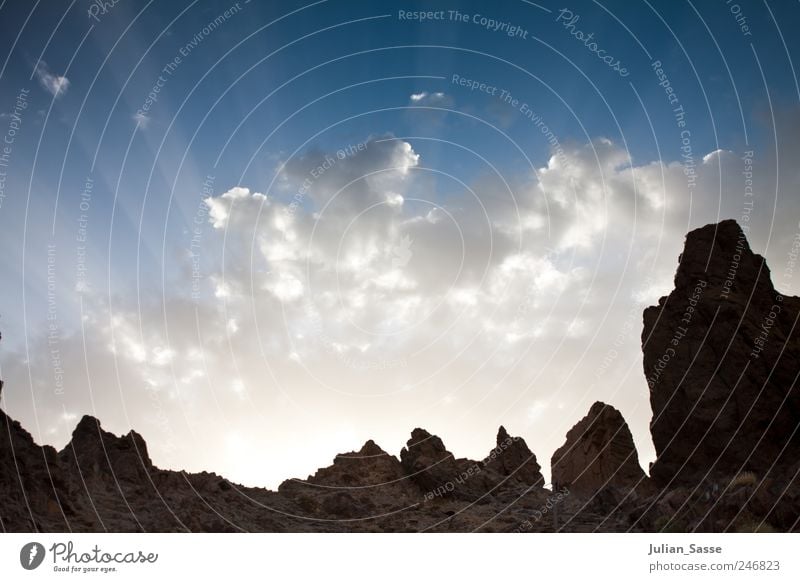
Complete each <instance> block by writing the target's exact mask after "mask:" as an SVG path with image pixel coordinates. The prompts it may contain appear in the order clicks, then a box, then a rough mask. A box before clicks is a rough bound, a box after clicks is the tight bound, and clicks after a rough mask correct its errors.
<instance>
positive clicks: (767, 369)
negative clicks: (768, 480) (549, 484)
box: [642, 220, 800, 486]
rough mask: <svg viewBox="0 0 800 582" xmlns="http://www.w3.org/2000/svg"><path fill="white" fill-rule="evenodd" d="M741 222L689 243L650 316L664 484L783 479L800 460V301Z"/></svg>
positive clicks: (648, 343)
mask: <svg viewBox="0 0 800 582" xmlns="http://www.w3.org/2000/svg"><path fill="white" fill-rule="evenodd" d="M746 230H747V229H742V228H740V227H739V225H738V224H737V223H736V222H735V221H733V220H724V221H722V222H720V223H719V224H709V225H706V226H704V227H702V228H698V229H696V230H693V231H692V232H690V233H689V234H688V235H687V236H686V243H685V245H684V250H683V253H682V254H681V256H680V259H679V265H678V268H677V272H676V275H675V288H674V289H673V290H672V292H670V294H669V295H668V296H666V297H662V298H661V299H660V300H659V304H658V305H657V306H652V307H648V308H647V309H645V311H644V315H643V320H644V326H643V331H642V351H643V366H644V372H645V377H646V380H647V383H648V386H649V388H650V405H651V408H652V410H653V418H652V421H651V423H650V431H651V434H652V436H653V444H654V445H655V449H656V455H657V458H656V461H655V462H654V463H653V465H652V466H651V469H650V474H651V476H652V477H653V478H654V479H655V480H656V482H657V483H658V484H660V485H661V486H667V485H669V484H686V485H693V484H697V483H700V482H701V481H705V480H707V479H708V478H715V477H717V476H719V477H723V476H727V475H736V474H738V473H739V472H740V471H753V472H755V473H757V474H764V473H765V472H767V471H773V470H777V471H780V470H781V469H782V467H785V466H788V464H789V463H790V462H791V460H792V459H796V458H797V457H798V456H799V455H800V433H799V432H798V431H796V430H795V429H796V427H797V426H798V424H800V395H799V394H798V386H797V370H798V369H799V368H800V341H799V339H798V331H799V330H798V329H797V328H796V327H795V320H796V318H797V316H798V311H800V300H799V299H798V298H796V297H789V296H784V295H782V294H780V293H778V292H776V291H775V288H774V286H773V284H772V282H771V280H770V270H769V267H768V266H767V264H766V262H765V260H764V258H763V257H761V256H760V255H757V254H755V253H753V252H752V250H751V248H750V245H749V243H748V241H747V238H746V236H745V235H746Z"/></svg>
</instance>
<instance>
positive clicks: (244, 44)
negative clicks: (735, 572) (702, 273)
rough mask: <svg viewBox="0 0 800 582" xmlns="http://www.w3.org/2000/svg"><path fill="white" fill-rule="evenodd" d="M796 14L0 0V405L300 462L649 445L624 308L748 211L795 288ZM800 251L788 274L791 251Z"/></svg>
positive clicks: (188, 448) (40, 417) (51, 435)
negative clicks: (420, 436)
mask: <svg viewBox="0 0 800 582" xmlns="http://www.w3.org/2000/svg"><path fill="white" fill-rule="evenodd" d="M799 19H800V5H798V4H797V3H794V2H791V3H790V2H769V3H766V2H755V1H753V2H750V1H739V2H733V1H725V0H719V1H712V2H697V1H695V2H690V1H685V2H684V1H676V2H669V3H667V2H654V1H652V0H646V1H642V2H628V1H626V2H623V1H614V2H583V1H572V0H571V1H570V2H569V3H566V4H565V3H552V2H545V1H542V2H538V3H536V2H528V1H527V0H504V1H502V2H494V3H486V2H464V1H459V2H456V1H455V0H451V1H449V2H439V1H430V2H406V1H402V2H394V1H392V2H367V1H349V0H347V1H345V0H321V1H317V2H310V3H306V2H294V1H282V2H259V1H258V0H252V1H246V0H242V1H240V2H237V3H230V2H228V1H227V0H223V1H219V2H211V1H209V2H205V1H204V2H199V1H194V2H187V1H181V2H167V1H164V0H162V1H157V0H151V1H149V2H146V1H144V0H140V1H137V2H132V1H126V0H120V1H118V2H116V3H114V2H106V3H100V2H94V1H92V2H89V1H88V0H74V1H71V2H68V1H61V0H53V1H47V2H42V1H36V2H32V1H27V0H26V1H23V0H5V1H3V2H2V3H0V61H1V62H2V64H0V112H1V113H0V134H2V139H3V140H4V141H3V144H2V148H3V149H0V241H1V242H2V250H3V252H2V253H0V273H2V275H1V276H0V281H2V283H0V330H1V331H2V335H3V341H2V344H0V376H1V377H2V378H3V379H4V381H5V387H4V390H3V393H2V406H3V408H4V409H5V410H6V411H7V412H8V413H9V414H10V415H11V416H12V417H14V418H16V419H18V420H20V421H21V422H22V423H23V425H24V426H25V427H26V428H27V429H28V430H30V432H31V433H32V434H33V436H34V438H35V440H36V441H37V442H39V443H47V444H51V445H53V446H56V447H58V448H60V447H62V446H64V445H65V444H66V443H67V442H68V441H69V438H70V434H71V432H72V429H73V428H74V426H75V424H76V423H77V421H78V420H79V419H80V417H81V416H82V415H84V414H91V415H94V416H96V417H98V418H99V419H101V422H102V424H103V426H104V428H105V429H106V430H110V431H112V432H115V433H117V434H121V433H125V432H127V431H128V430H130V429H131V428H133V429H135V430H136V431H138V432H139V433H141V434H142V435H143V436H144V438H145V439H146V441H147V443H148V447H149V453H150V455H151V457H152V459H153V461H154V462H155V463H156V464H157V465H158V466H161V467H164V468H177V469H185V470H188V471H200V470H207V471H214V472H216V473H219V474H222V475H225V476H226V477H228V478H230V479H232V480H234V481H237V482H240V483H244V484H248V485H261V486H268V487H271V488H274V487H276V486H277V485H278V484H279V483H280V482H281V481H283V480H284V479H286V478H290V477H300V478H305V476H306V475H308V474H310V473H313V472H314V471H315V469H316V468H318V467H321V466H325V465H328V464H330V462H331V461H332V459H333V458H334V456H335V455H336V454H337V453H342V452H347V451H351V450H357V449H359V448H360V446H361V445H362V444H363V443H364V442H365V441H366V440H367V439H374V440H375V441H376V442H377V443H378V444H380V445H381V446H382V447H383V448H384V449H385V450H387V451H388V452H390V453H392V454H398V452H399V450H400V448H401V447H402V446H403V445H404V444H405V441H406V440H407V439H408V438H409V435H410V432H411V430H412V429H413V428H415V427H418V426H419V427H423V428H425V429H427V430H429V431H430V432H432V433H434V434H437V435H439V436H440V437H441V438H442V439H443V440H444V442H445V444H446V445H447V446H448V448H449V449H450V450H451V451H453V452H454V454H456V456H459V457H463V456H466V457H470V458H482V457H484V456H485V455H486V453H487V452H488V451H489V450H490V449H491V447H492V446H493V445H494V440H495V435H496V432H497V428H498V426H500V425H504V426H505V427H506V428H507V429H508V430H509V432H510V433H511V434H514V435H519V436H522V437H524V438H525V440H526V442H527V443H528V445H529V446H530V448H531V449H532V450H533V451H534V452H535V453H536V455H537V458H538V460H539V463H540V464H541V465H542V466H543V470H544V473H545V475H549V458H550V456H551V454H552V452H553V451H554V450H555V449H556V448H557V447H559V446H560V445H561V444H562V443H563V441H564V438H565V434H566V432H567V430H569V428H571V427H572V426H573V425H574V424H575V423H576V422H577V421H578V420H579V419H580V418H582V417H583V416H584V415H585V414H586V413H587V411H588V409H589V407H590V406H591V404H592V403H593V402H595V401H597V400H602V401H604V402H607V403H609V404H611V405H613V406H615V407H617V408H618V409H620V410H621V412H622V413H623V415H624V417H625V418H626V420H627V421H628V423H629V425H630V428H631V431H632V433H633V436H634V440H635V443H636V446H637V448H638V450H639V455H640V462H641V464H642V465H643V467H644V468H645V469H646V468H647V464H648V463H649V462H650V461H652V460H653V456H654V451H653V446H652V442H651V440H650V436H649V431H648V424H649V421H650V418H651V409H650V405H649V401H648V391H647V384H646V381H645V378H644V374H643V371H642V363H641V341H640V334H641V328H642V319H641V314H642V311H643V309H644V308H645V307H646V306H648V305H652V304H655V303H656V302H657V300H658V298H659V297H660V296H663V295H666V294H668V293H669V292H670V291H671V288H672V277H673V275H674V271H675V268H676V265H677V260H678V255H679V253H680V252H681V249H682V244H683V240H684V236H685V234H686V232H688V231H689V230H691V229H692V228H696V227H699V226H702V225H704V224H708V223H711V222H716V221H718V220H721V219H724V218H734V219H736V220H738V221H739V222H740V224H742V225H745V226H747V227H748V238H749V240H750V242H751V245H752V247H753V248H754V250H755V251H756V252H759V253H761V254H763V255H764V256H765V257H766V258H767V260H768V262H769V264H770V266H771V269H772V273H773V281H774V282H775V284H776V286H777V288H778V289H779V290H780V291H782V292H784V293H788V294H797V292H798V291H797V288H798V286H800V273H795V272H794V268H795V267H794V263H793V261H794V260H795V258H796V254H797V250H798V246H799V245H798V240H800V238H798V236H800V235H799V234H798V233H800V224H798V221H800V204H799V203H800V197H798V187H799V186H800V169H799V168H798V165H797V163H796V161H797V159H798V154H799V153H800V88H799V86H798V79H797V75H796V73H795V61H797V59H798V58H800V46H798V42H799V41H798V40H797V35H796V34H795V30H794V26H793V23H797V22H798V21H799ZM793 257H794V258H793Z"/></svg>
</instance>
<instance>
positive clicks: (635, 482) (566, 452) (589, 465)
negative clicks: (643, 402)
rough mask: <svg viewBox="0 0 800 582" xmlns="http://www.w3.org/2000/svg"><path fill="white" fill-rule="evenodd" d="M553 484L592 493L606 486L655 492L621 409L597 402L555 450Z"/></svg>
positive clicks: (579, 491)
mask: <svg viewBox="0 0 800 582" xmlns="http://www.w3.org/2000/svg"><path fill="white" fill-rule="evenodd" d="M551 467H552V475H553V483H556V484H558V485H559V486H565V487H567V488H568V489H569V490H570V491H571V492H573V493H579V494H588V495H591V494H593V493H595V492H597V491H600V490H602V489H604V488H609V487H613V488H618V489H621V490H631V489H637V490H640V491H645V490H647V491H653V490H654V488H653V487H652V484H651V483H650V482H649V479H648V478H647V476H646V475H645V474H644V471H642V468H641V467H640V466H639V456H638V454H637V453H636V447H635V446H634V444H633V436H632V435H631V431H630V429H629V428H628V424H627V423H626V422H625V419H624V418H622V414H620V412H619V410H617V409H616V408H614V407H613V406H610V405H608V404H605V403H603V402H595V403H594V404H593V405H592V407H591V409H589V414H587V415H586V416H585V417H584V418H583V419H582V420H581V421H580V422H578V424H576V425H575V426H574V427H572V429H571V430H570V431H569V432H568V433H567V440H566V442H565V443H564V444H563V445H562V446H561V448H559V449H558V450H557V451H556V452H555V453H553V458H552V461H551Z"/></svg>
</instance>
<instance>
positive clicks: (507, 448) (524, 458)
mask: <svg viewBox="0 0 800 582" xmlns="http://www.w3.org/2000/svg"><path fill="white" fill-rule="evenodd" d="M484 463H485V465H486V467H488V468H490V469H493V470H495V471H497V472H498V473H499V474H500V475H502V476H503V477H510V478H512V479H513V480H515V481H519V482H521V483H525V484H527V485H539V486H541V485H544V478H543V477H542V473H541V469H542V468H541V466H539V463H538V462H537V461H536V455H534V454H533V452H532V451H531V450H530V449H529V448H528V445H527V444H526V443H525V441H524V440H523V439H522V438H521V437H512V436H510V435H509V434H508V431H507V430H506V428H505V427H504V426H502V425H501V426H500V428H499V429H498V430H497V446H496V447H495V448H494V449H492V450H491V451H490V452H489V455H488V456H487V457H486V459H485V460H484Z"/></svg>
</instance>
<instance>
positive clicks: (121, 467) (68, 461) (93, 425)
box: [59, 416, 153, 482]
mask: <svg viewBox="0 0 800 582" xmlns="http://www.w3.org/2000/svg"><path fill="white" fill-rule="evenodd" d="M59 458H60V459H61V461H62V462H63V463H64V464H65V466H74V468H75V469H78V470H79V471H80V473H81V475H82V477H83V479H91V478H98V479H112V480H117V481H123V482H137V481H142V480H145V479H147V475H148V473H149V472H150V470H151V469H152V467H153V464H152V462H151V461H150V457H149V456H148V454H147V445H146V444H145V442H144V439H143V438H142V437H141V435H139V434H138V433H136V432H134V431H130V432H129V433H128V434H127V435H125V436H123V437H118V436H115V435H113V434H111V433H110V432H106V431H104V430H103V429H102V428H101V427H100V421H99V420H97V419H96V418H94V417H92V416H84V417H83V418H81V420H80V422H79V423H78V425H77V426H76V427H75V430H74V431H73V432H72V439H71V440H70V442H69V443H68V444H67V446H66V447H65V448H64V450H63V451H61V452H60V453H59Z"/></svg>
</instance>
